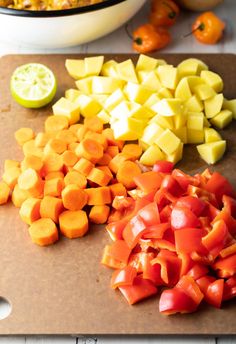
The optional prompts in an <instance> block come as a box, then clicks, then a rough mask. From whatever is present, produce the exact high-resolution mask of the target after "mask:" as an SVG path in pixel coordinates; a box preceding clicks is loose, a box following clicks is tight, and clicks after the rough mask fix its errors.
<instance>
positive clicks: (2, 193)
mask: <svg viewBox="0 0 236 344" xmlns="http://www.w3.org/2000/svg"><path fill="white" fill-rule="evenodd" d="M10 192H11V189H10V188H9V186H8V185H7V184H6V183H5V182H0V204H5V203H7V201H8V199H9V197H10Z"/></svg>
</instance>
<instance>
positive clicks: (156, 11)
mask: <svg viewBox="0 0 236 344" xmlns="http://www.w3.org/2000/svg"><path fill="white" fill-rule="evenodd" d="M178 15H179V7H178V6H177V5H176V3H175V2H174V1H172V0H152V2H151V13H150V17H149V20H150V23H151V24H152V25H155V26H172V25H173V24H174V23H175V22H176V19H177V17H178Z"/></svg>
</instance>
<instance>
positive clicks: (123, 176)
mask: <svg viewBox="0 0 236 344" xmlns="http://www.w3.org/2000/svg"><path fill="white" fill-rule="evenodd" d="M141 173H142V172H141V170H140V168H139V167H138V165H137V164H136V163H135V162H132V161H124V162H123V163H122V164H121V165H120V167H119V168H118V172H117V175H116V178H117V180H118V182H120V183H122V184H123V185H124V186H125V187H126V188H127V189H132V188H135V186H136V184H135V182H134V177H136V176H138V175H140V174H141Z"/></svg>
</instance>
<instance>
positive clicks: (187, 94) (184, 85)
mask: <svg viewBox="0 0 236 344" xmlns="http://www.w3.org/2000/svg"><path fill="white" fill-rule="evenodd" d="M191 97H192V92H191V90H190V87H189V83H188V78H183V79H181V80H180V82H179V83H178V85H177V87H176V89H175V98H179V99H182V100H183V101H186V100H188V99H189V98H191Z"/></svg>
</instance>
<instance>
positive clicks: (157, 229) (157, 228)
mask: <svg viewBox="0 0 236 344" xmlns="http://www.w3.org/2000/svg"><path fill="white" fill-rule="evenodd" d="M169 228H170V224H169V223H159V224H157V225H153V226H148V227H147V230H146V231H145V233H144V234H143V238H144V239H162V238H163V235H164V233H165V231H166V230H167V229H169Z"/></svg>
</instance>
